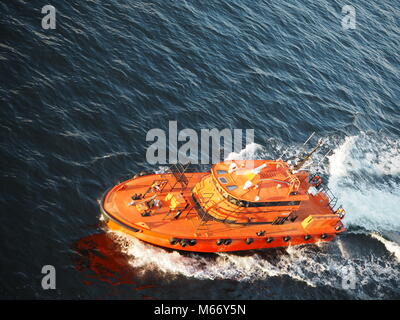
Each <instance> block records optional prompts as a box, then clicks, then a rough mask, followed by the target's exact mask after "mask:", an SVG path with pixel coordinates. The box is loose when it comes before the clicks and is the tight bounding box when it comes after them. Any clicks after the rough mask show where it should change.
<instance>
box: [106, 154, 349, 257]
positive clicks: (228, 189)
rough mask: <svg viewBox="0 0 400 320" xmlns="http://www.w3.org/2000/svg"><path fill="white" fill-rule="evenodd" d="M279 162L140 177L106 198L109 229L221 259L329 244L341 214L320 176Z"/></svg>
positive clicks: (241, 162)
mask: <svg viewBox="0 0 400 320" xmlns="http://www.w3.org/2000/svg"><path fill="white" fill-rule="evenodd" d="M316 149H317V148H315V149H314V150H313V151H312V152H311V153H309V154H308V155H307V156H306V157H305V158H304V159H303V160H301V161H299V162H298V163H297V164H296V165H289V164H288V163H287V162H285V161H283V160H276V161H272V160H229V161H224V162H221V163H218V164H215V165H213V166H212V168H211V172H187V168H188V166H187V165H186V166H183V165H181V164H178V165H175V166H173V167H171V168H170V170H169V171H168V172H166V173H159V174H148V175H146V174H144V175H138V176H135V177H133V178H132V179H130V180H127V181H125V182H122V183H120V184H118V185H116V186H114V187H113V188H111V189H110V190H109V191H107V192H106V194H105V195H104V197H103V199H102V201H101V211H102V213H103V215H104V217H105V221H106V223H107V226H108V227H109V228H110V229H112V230H117V231H122V232H125V233H127V234H129V235H132V236H134V237H136V238H138V239H141V240H143V241H145V242H148V243H151V244H154V245H157V246H161V247H166V248H172V249H178V250H186V251H195V252H227V251H240V250H251V249H262V248H272V247H284V246H290V245H299V244H306V243H315V242H320V241H322V242H323V241H331V240H333V239H334V238H335V236H336V235H337V234H338V233H341V232H343V231H344V230H345V228H344V226H343V223H342V221H341V219H342V218H343V217H344V213H345V212H344V210H343V208H342V207H341V206H340V207H338V208H335V206H336V202H337V199H336V198H335V197H334V196H333V195H332V193H331V192H330V190H329V189H328V188H327V186H325V185H324V184H323V183H322V180H321V178H320V177H319V176H318V175H314V176H310V174H309V172H308V171H305V170H301V167H302V165H303V164H304V163H305V162H306V160H308V158H309V157H310V156H311V154H312V153H313V152H315V150H316Z"/></svg>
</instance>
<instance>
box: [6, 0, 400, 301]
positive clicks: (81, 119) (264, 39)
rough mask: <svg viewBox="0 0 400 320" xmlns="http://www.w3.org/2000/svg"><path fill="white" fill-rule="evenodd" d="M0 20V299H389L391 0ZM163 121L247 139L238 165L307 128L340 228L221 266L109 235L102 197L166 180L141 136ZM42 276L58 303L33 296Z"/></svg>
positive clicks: (396, 175)
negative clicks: (247, 134)
mask: <svg viewBox="0 0 400 320" xmlns="http://www.w3.org/2000/svg"><path fill="white" fill-rule="evenodd" d="M46 4H52V5H53V6H54V7H55V8H56V10H57V15H56V19H57V20H56V21H57V22H56V29H54V30H50V29H49V30H44V29H42V25H41V19H42V18H43V16H44V15H43V14H42V13H41V9H42V7H43V6H44V5H46ZM348 4H350V5H352V6H353V7H354V8H355V10H356V28H355V29H349V30H344V29H343V28H342V25H341V21H342V18H343V17H344V16H345V14H342V7H343V6H344V5H348ZM0 12H1V15H0V77H1V80H0V106H1V108H0V136H1V140H0V168H1V170H0V173H1V176H0V179H1V180H0V182H1V184H0V188H1V192H0V205H1V208H2V214H1V218H0V219H1V223H0V234H1V244H2V245H1V248H2V250H1V257H0V271H1V285H0V298H6V299H14V298H20V299H32V298H34V299H65V298H68V299H71V298H72V299H104V298H109V299H166V298H169V299H202V298H203V299H225V298H227V299H399V298H400V289H399V288H400V265H399V261H400V219H399V217H400V209H399V204H400V142H399V136H400V104H399V101H400V89H399V83H400V51H399V48H400V2H398V1H389V0H382V1H368V2H367V1H360V0H352V1H351V3H350V2H348V1H337V0H329V1H328V0H321V1H307V0H306V1H299V0H293V1H282V0H276V1H266V0H265V1H261V0H209V1H194V0H153V1H136V0H118V1H117V0H109V1H95V0H91V1H89V0H88V1H77V0H69V1H60V0H58V1H27V0H26V1H24V0H13V1H2V2H0ZM173 120H176V121H177V122H178V128H179V129H180V130H181V129H184V128H192V129H194V130H196V131H197V132H200V130H201V129H212V128H217V129H219V130H222V129H224V128H229V129H235V128H239V129H254V130H255V143H254V144H249V145H247V146H244V147H243V150H242V152H240V153H237V154H236V155H234V156H237V157H241V158H245V159H254V158H260V157H262V158H276V157H279V156H280V155H281V154H282V152H283V151H284V150H286V149H287V148H288V150H289V151H288V153H289V154H295V152H296V151H297V150H298V149H299V147H300V146H301V144H302V142H304V140H305V139H306V138H307V137H308V136H309V135H310V134H311V133H312V132H313V131H315V132H316V135H317V136H318V137H323V138H326V139H327V143H326V144H325V145H324V148H323V150H322V151H321V152H320V154H319V155H317V157H316V160H315V163H314V166H313V167H312V170H316V169H319V170H320V171H321V172H323V174H324V177H325V178H326V179H327V180H328V185H329V187H330V188H331V189H332V190H333V191H334V192H335V193H336V195H337V196H338V198H339V202H340V203H342V204H343V205H344V207H345V208H346V209H347V216H346V218H345V219H344V222H345V224H346V226H347V227H348V231H347V232H346V233H345V234H343V235H341V236H340V237H338V238H337V239H335V241H333V242H332V243H328V244H320V245H316V246H299V247H291V248H289V249H272V250H264V251H257V252H248V253H241V254H216V255H201V254H183V253H179V252H171V251H166V250H164V249H161V248H157V247H153V246H151V245H147V244H144V243H141V242H139V241H137V240H135V239H130V238H126V237H124V236H122V235H120V234H115V233H112V232H108V231H107V230H106V229H105V228H104V227H103V225H102V222H101V219H100V211H99V203H98V201H99V199H100V198H101V195H102V193H103V192H104V191H105V190H106V189H107V188H109V187H111V186H113V185H114V184H116V183H118V182H119V181H122V180H124V179H127V178H129V177H131V176H132V175H133V174H135V173H137V172H140V171H143V170H145V171H147V172H154V171H158V170H163V169H164V168H163V166H161V167H160V166H158V165H150V164H149V163H148V162H147V160H146V150H147V148H148V147H149V145H150V143H149V142H147V141H146V133H147V132H148V131H149V130H150V129H152V128H161V129H164V130H168V123H169V121H173ZM329 149H332V153H331V154H330V155H329V156H328V157H326V158H323V155H324V154H325V153H326V152H328V150H329ZM201 169H203V170H206V169H209V166H203V167H201ZM44 265H53V266H54V267H55V268H56V270H57V288H56V290H43V289H42V287H41V279H42V276H43V275H42V274H41V270H42V267H43V266H44ZM351 272H352V274H353V278H352V279H354V286H353V287H352V288H346V287H344V286H343V275H344V274H350V273H351Z"/></svg>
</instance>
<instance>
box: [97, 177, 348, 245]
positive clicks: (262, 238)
mask: <svg viewBox="0 0 400 320" xmlns="http://www.w3.org/2000/svg"><path fill="white" fill-rule="evenodd" d="M193 175H198V178H195V179H194V180H195V181H194V183H196V181H200V180H201V178H202V177H203V176H204V175H205V174H204V173H193ZM156 178H159V176H157V175H149V176H144V177H139V178H135V179H131V180H128V181H125V182H123V183H121V184H119V185H117V186H115V187H113V188H111V189H110V190H108V191H107V192H106V193H105V194H104V196H103V198H102V199H101V203H100V208H101V213H102V215H103V216H104V220H105V223H106V225H107V227H108V228H109V229H110V230H113V231H119V232H123V233H125V234H127V235H130V236H133V237H135V238H137V239H140V240H142V241H144V242H147V243H150V244H152V245H156V246H160V247H164V248H169V249H174V250H182V251H191V252H233V251H244V250H257V249H264V248H276V247H288V246H294V245H302V244H312V243H319V242H328V241H332V240H333V239H334V238H335V237H336V235H337V233H339V232H335V230H334V229H329V230H325V229H321V230H318V232H315V233H309V232H304V230H303V229H302V228H300V227H298V228H293V227H291V226H290V225H282V226H271V225H261V226H260V225H249V226H229V227H228V229H227V230H226V231H225V232H223V231H221V232H219V231H218V230H219V229H221V227H222V226H226V224H224V223H222V222H218V221H209V222H208V224H209V225H210V226H209V227H207V230H204V229H201V227H200V229H199V225H201V222H202V220H201V217H199V215H198V213H196V212H191V213H190V214H188V215H186V216H182V217H180V218H179V219H177V220H175V219H173V218H168V219H167V221H165V217H166V215H167V214H166V213H165V212H162V211H161V212H160V213H157V214H154V215H152V216H151V217H141V216H140V215H139V214H138V213H137V212H134V209H129V210H131V211H132V212H128V211H127V212H121V211H122V209H121V210H118V208H117V206H115V205H114V203H113V202H118V201H119V198H118V197H121V198H122V199H124V197H126V195H124V194H123V193H124V192H128V191H127V190H128V189H129V190H132V191H129V194H132V193H133V190H139V189H138V188H139V187H135V186H139V185H149V182H150V180H154V179H156ZM163 178H165V175H164V176H163ZM137 180H141V181H139V182H137ZM128 186H129V187H128ZM189 190H190V188H188V191H187V194H185V196H186V197H187V201H189V199H192V197H191V194H190V192H189ZM120 194H122V195H120ZM120 202H121V203H122V202H123V201H120ZM125 203H126V201H125ZM191 205H193V207H194V204H193V203H191ZM120 207H121V205H120ZM110 208H112V209H110ZM124 208H125V206H124ZM126 210H128V209H126ZM127 217H129V218H130V219H131V220H129V219H128V218H127ZM146 219H148V220H146ZM139 220H140V221H139ZM148 221H150V222H148ZM162 224H167V227H165V228H161V227H158V226H159V225H162ZM296 225H297V226H299V225H300V224H299V223H298V224H296ZM218 228H219V229H218ZM169 230H170V231H169ZM260 230H263V231H264V232H261V233H260ZM329 231H330V232H329ZM343 231H344V228H342V230H341V232H343Z"/></svg>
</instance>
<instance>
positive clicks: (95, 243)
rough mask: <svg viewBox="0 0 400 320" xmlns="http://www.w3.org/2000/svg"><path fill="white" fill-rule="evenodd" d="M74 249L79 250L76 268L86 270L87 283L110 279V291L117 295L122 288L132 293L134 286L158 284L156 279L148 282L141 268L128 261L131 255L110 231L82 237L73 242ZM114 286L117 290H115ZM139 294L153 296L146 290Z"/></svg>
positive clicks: (106, 281) (150, 287)
mask: <svg viewBox="0 0 400 320" xmlns="http://www.w3.org/2000/svg"><path fill="white" fill-rule="evenodd" d="M73 249H74V250H75V252H76V255H74V257H73V264H74V267H75V269H76V270H77V271H80V272H82V273H83V274H84V280H83V283H84V284H85V285H88V286H89V285H92V284H94V283H96V282H99V281H101V282H104V283H107V284H109V285H111V286H112V288H113V289H112V290H108V292H109V294H110V295H116V296H120V295H121V293H122V292H121V291H125V292H124V293H125V295H128V296H129V295H130V294H132V290H134V291H142V290H146V289H152V288H155V287H156V285H155V284H154V283H146V282H147V281H150V280H148V279H146V276H145V275H139V273H140V270H136V269H135V268H133V267H131V266H130V265H129V256H127V255H126V254H124V253H123V252H122V251H121V250H120V248H119V245H118V244H117V243H116V242H115V241H113V240H112V238H111V237H110V235H109V234H107V233H96V234H92V235H90V236H88V237H85V238H82V239H80V240H78V241H77V242H76V243H75V244H74V248H73ZM115 290H117V291H118V292H114V291H115ZM146 293H147V290H146ZM150 293H151V292H150ZM140 297H141V298H142V299H153V297H152V296H149V295H146V294H141V295H140ZM100 298H101V297H100ZM132 298H137V293H136V294H132Z"/></svg>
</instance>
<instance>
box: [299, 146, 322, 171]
mask: <svg viewBox="0 0 400 320" xmlns="http://www.w3.org/2000/svg"><path fill="white" fill-rule="evenodd" d="M323 144H324V141H323V140H322V138H321V139H319V140H318V144H317V146H316V147H315V148H314V149H313V150H311V151H310V152H309V153H308V154H307V155H306V156H305V157H304V158H303V159H301V160H300V161H299V162H298V163H297V164H295V165H294V166H293V169H292V171H297V170H300V169H301V167H303V165H304V164H305V163H306V162H307V160H308V159H310V158H311V156H312V155H313V154H314V152H315V151H317V150H318V149H319V148H321V146H322V145H323Z"/></svg>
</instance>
